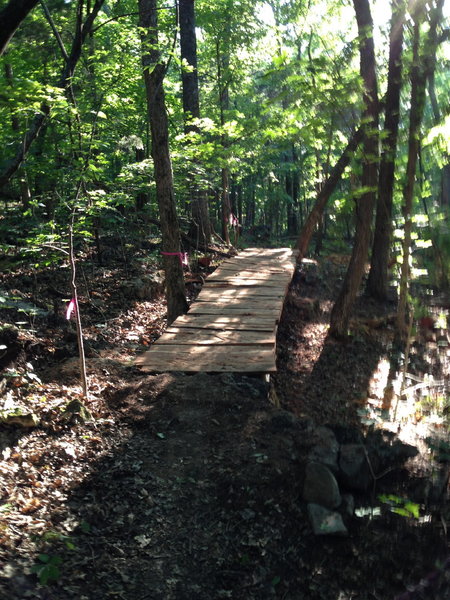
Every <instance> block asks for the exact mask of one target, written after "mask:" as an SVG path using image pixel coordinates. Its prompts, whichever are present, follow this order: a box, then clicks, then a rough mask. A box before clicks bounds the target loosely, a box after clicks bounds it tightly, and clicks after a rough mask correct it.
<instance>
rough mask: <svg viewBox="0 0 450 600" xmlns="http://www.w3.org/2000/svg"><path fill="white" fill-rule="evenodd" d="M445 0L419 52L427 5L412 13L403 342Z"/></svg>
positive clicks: (399, 331)
mask: <svg viewBox="0 0 450 600" xmlns="http://www.w3.org/2000/svg"><path fill="white" fill-rule="evenodd" d="M443 4H444V0H437V2H436V5H435V6H434V8H433V9H432V11H431V18H430V27H429V30H428V34H427V36H426V38H425V40H424V43H423V52H422V53H421V52H420V46H421V44H420V28H421V23H422V22H423V20H424V19H425V18H426V4H425V2H422V3H421V4H420V5H416V7H415V11H414V12H413V14H412V15H411V16H412V18H413V20H414V32H413V61H412V67H411V102H410V106H411V108H410V113H409V134H408V163H407V166H406V177H405V185H404V188H403V217H404V220H405V224H404V233H403V243H402V251H403V252H402V254H403V256H402V267H401V274H400V291H399V300H398V310H397V322H396V337H397V340H399V341H403V340H404V339H405V338H406V335H407V316H406V312H407V304H408V290H409V279H410V277H409V275H410V266H409V260H410V246H411V236H412V212H413V199H414V186H415V180H416V168H417V160H418V156H419V145H420V129H421V125H422V119H423V113H424V109H425V100H426V87H427V81H428V79H429V77H430V75H431V74H432V72H433V70H434V67H435V64H436V61H435V60H434V57H435V54H436V48H437V44H438V36H437V26H438V23H440V21H441V18H442V6H443Z"/></svg>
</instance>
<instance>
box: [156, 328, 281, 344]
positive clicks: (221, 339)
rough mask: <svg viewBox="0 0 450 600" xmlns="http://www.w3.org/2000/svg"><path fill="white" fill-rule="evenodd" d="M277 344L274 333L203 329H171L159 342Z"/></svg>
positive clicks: (167, 330)
mask: <svg viewBox="0 0 450 600" xmlns="http://www.w3.org/2000/svg"><path fill="white" fill-rule="evenodd" d="M274 343H275V333H274V332H272V331H243V330H239V331H217V330H216V331H211V330H206V329H203V328H192V329H188V328H185V327H184V328H183V327H169V328H168V329H166V331H165V332H164V333H163V335H162V336H161V337H160V338H159V340H158V345H159V344H208V345H211V346H213V345H230V344H232V345H233V346H241V345H246V346H248V345H254V344H256V345H258V346H259V345H261V344H271V345H273V344H274Z"/></svg>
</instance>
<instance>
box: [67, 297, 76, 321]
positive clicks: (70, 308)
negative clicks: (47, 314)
mask: <svg viewBox="0 0 450 600" xmlns="http://www.w3.org/2000/svg"><path fill="white" fill-rule="evenodd" d="M76 311H77V301H76V300H75V298H72V300H71V301H70V302H69V304H68V305H67V309H66V319H67V320H68V321H70V317H71V316H72V313H73V314H75V313H76Z"/></svg>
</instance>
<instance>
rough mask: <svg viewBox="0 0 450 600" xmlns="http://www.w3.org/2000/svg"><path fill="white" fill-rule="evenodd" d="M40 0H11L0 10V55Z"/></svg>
mask: <svg viewBox="0 0 450 600" xmlns="http://www.w3.org/2000/svg"><path fill="white" fill-rule="evenodd" d="M38 2H39V0H10V1H9V2H8V4H7V5H6V6H5V8H4V9H3V10H2V11H0V23H1V27H0V56H1V55H2V54H3V53H4V52H5V50H6V48H7V46H8V44H9V42H10V40H11V38H12V36H13V35H14V33H15V31H16V29H17V28H18V27H19V25H20V24H21V23H22V21H23V20H24V19H25V18H26V17H27V15H28V14H29V13H30V12H31V11H32V10H33V8H34V7H35V6H36V4H38Z"/></svg>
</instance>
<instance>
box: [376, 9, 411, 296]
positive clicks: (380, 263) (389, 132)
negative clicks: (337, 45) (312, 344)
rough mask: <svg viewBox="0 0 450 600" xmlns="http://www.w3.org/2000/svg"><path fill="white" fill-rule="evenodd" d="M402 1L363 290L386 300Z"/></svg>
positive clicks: (393, 36)
mask: <svg viewBox="0 0 450 600" xmlns="http://www.w3.org/2000/svg"><path fill="white" fill-rule="evenodd" d="M404 22H405V2H404V0H393V1H392V19H391V31H390V43H389V69H388V84H387V92H386V107H385V120H384V142H383V149H382V154H381V163H380V173H379V176H378V203H377V215H376V221H375V233H374V240H373V247H372V259H371V263H370V272H369V278H368V281H367V292H368V294H369V295H371V296H372V297H374V298H378V299H379V300H386V299H387V293H388V272H389V271H388V268H389V255H390V248H391V237H392V201H393V195H394V180H395V158H396V153H397V137H398V125H399V118H400V110H399V108H400V90H401V86H402V50H403V28H404Z"/></svg>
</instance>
